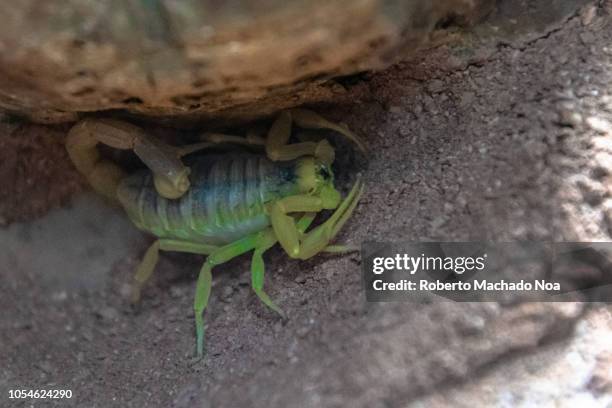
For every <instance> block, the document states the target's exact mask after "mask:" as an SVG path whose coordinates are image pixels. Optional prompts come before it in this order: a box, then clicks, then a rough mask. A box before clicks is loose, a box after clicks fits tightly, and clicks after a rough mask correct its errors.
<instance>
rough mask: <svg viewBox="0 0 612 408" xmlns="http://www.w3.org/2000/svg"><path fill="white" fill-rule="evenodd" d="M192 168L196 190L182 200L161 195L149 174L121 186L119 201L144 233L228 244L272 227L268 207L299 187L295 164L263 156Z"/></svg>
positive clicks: (197, 161)
mask: <svg viewBox="0 0 612 408" xmlns="http://www.w3.org/2000/svg"><path fill="white" fill-rule="evenodd" d="M187 164H188V165H189V166H190V167H191V175H190V177H189V178H190V180H191V187H190V189H189V191H188V192H187V193H186V194H185V195H184V196H183V197H181V198H179V199H177V200H169V199H166V198H163V197H161V196H159V195H158V194H157V192H156V191H155V187H154V186H153V179H152V176H151V173H150V172H147V171H143V172H139V173H135V174H133V175H131V176H129V177H128V178H126V179H125V180H124V181H123V182H122V183H121V185H120V186H119V189H118V191H117V196H118V198H119V200H120V201H121V203H122V205H123V207H124V208H125V210H126V212H127V213H128V215H129V217H130V218H131V220H132V221H133V222H134V223H135V224H136V225H137V226H138V227H139V228H141V229H143V230H145V231H149V232H151V233H153V234H154V235H156V236H158V237H160V238H174V239H182V240H188V241H196V242H204V243H207V244H213V245H223V244H227V243H230V242H233V241H235V240H237V239H239V238H242V237H244V236H246V235H248V234H251V233H253V232H257V231H261V230H263V229H265V228H266V227H268V226H269V225H270V220H269V218H268V215H267V214H266V211H265V204H266V203H267V202H269V201H271V200H273V199H275V198H278V197H282V196H286V195H290V194H294V193H295V191H296V188H297V187H296V181H295V171H294V166H293V164H292V163H283V164H275V163H272V162H270V161H269V160H268V159H267V158H266V157H264V156H260V155H215V156H213V155H204V156H199V157H196V158H194V159H193V160H191V161H188V162H187Z"/></svg>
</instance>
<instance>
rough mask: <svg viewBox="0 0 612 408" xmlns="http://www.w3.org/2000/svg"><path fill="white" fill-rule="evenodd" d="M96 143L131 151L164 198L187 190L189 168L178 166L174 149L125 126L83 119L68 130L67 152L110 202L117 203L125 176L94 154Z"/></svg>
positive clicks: (177, 155) (118, 169) (96, 153)
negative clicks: (119, 185) (141, 163)
mask: <svg viewBox="0 0 612 408" xmlns="http://www.w3.org/2000/svg"><path fill="white" fill-rule="evenodd" d="M98 143H104V144H106V145H108V146H111V147H113V148H116V149H121V150H129V149H132V150H133V151H134V153H136V155H138V157H140V159H141V160H142V161H143V162H144V163H145V164H146V165H147V166H148V167H149V168H150V169H151V171H152V172H153V174H154V175H155V177H154V180H155V187H156V189H157V191H158V193H159V194H160V195H162V196H163V197H166V198H178V197H180V196H182V195H183V194H184V193H185V192H186V191H187V190H188V189H189V168H187V167H185V166H184V165H183V163H182V162H181V160H180V157H179V152H178V150H177V149H176V148H174V147H172V146H169V145H167V144H165V143H163V142H162V141H160V140H157V139H155V138H153V137H151V136H149V135H147V134H146V133H145V132H144V130H143V129H141V128H139V127H138V126H134V125H132V124H129V123H127V122H123V121H119V120H113V119H93V118H89V119H84V120H82V121H80V122H79V123H77V124H76V125H75V126H73V127H72V129H70V132H69V134H68V139H67V141H66V149H67V150H68V153H69V155H70V158H71V159H72V161H73V163H74V164H75V166H76V167H77V169H78V170H79V171H80V172H81V173H82V174H83V175H85V176H86V177H87V179H88V181H89V183H90V184H91V185H92V187H93V188H94V189H95V190H96V191H99V192H100V193H102V194H104V195H105V196H107V197H109V198H111V199H112V200H116V198H115V191H116V188H117V185H118V183H119V181H120V180H121V178H122V177H123V176H124V173H123V171H122V170H121V169H120V168H119V167H118V166H116V165H115V164H113V163H111V162H109V161H107V160H104V159H102V158H101V157H100V155H99V153H98V152H97V150H96V145H97V144H98Z"/></svg>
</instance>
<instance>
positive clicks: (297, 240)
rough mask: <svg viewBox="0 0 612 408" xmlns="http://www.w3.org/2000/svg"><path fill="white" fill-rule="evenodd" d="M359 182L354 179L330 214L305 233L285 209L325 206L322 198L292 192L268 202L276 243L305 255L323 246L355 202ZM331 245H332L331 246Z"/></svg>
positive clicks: (360, 190) (295, 255)
mask: <svg viewBox="0 0 612 408" xmlns="http://www.w3.org/2000/svg"><path fill="white" fill-rule="evenodd" d="M362 193H363V184H362V183H361V181H360V180H358V181H357V182H356V183H355V185H354V186H353V188H352V189H351V191H350V193H349V194H348V196H347V197H346V198H345V199H344V201H342V202H341V203H340V205H337V208H336V210H335V211H334V213H333V214H332V216H331V217H330V218H329V219H328V220H327V221H325V222H324V223H323V224H321V225H320V226H318V227H316V228H315V229H314V230H312V231H310V232H307V233H304V234H302V233H300V231H299V230H298V228H297V227H296V224H295V220H294V218H292V217H291V216H289V215H287V213H291V212H303V211H320V210H322V209H325V208H329V207H330V206H329V205H325V202H324V200H321V199H320V198H319V197H316V196H292V197H287V198H283V199H281V200H279V201H277V202H275V203H273V204H272V206H271V209H270V219H271V222H272V228H273V229H274V233H275V234H276V238H277V239H278V241H279V243H280V244H281V246H282V247H283V249H284V250H285V252H287V254H288V255H289V256H290V257H292V258H298V259H308V258H310V257H312V256H314V255H316V254H317V253H319V252H321V251H323V250H325V248H326V247H327V245H328V243H329V242H330V241H331V240H332V239H333V238H334V237H335V236H336V235H337V234H338V232H339V231H340V229H341V228H342V226H343V225H344V224H345V223H346V221H347V220H348V219H349V218H350V216H351V214H352V212H353V210H354V209H355V207H356V206H357V203H358V202H359V199H360V197H361V194H362ZM332 249H333V247H332Z"/></svg>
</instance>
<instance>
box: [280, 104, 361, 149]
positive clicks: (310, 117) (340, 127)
mask: <svg viewBox="0 0 612 408" xmlns="http://www.w3.org/2000/svg"><path fill="white" fill-rule="evenodd" d="M289 112H290V113H291V117H292V118H293V120H294V121H295V123H296V124H297V125H298V126H299V127H302V128H306V129H330V130H334V131H336V132H338V133H340V134H342V135H343V136H344V137H346V138H347V139H349V140H350V141H352V142H353V143H355V144H356V145H357V147H358V148H359V150H361V151H362V152H363V153H367V148H366V144H365V142H364V141H363V140H361V138H360V137H359V136H357V135H356V134H355V133H353V132H351V131H350V129H349V128H348V126H346V125H345V124H344V123H334V122H330V121H329V120H327V119H325V118H324V117H322V116H321V115H319V114H318V113H316V112H313V111H311V110H308V109H291V110H290V111H289Z"/></svg>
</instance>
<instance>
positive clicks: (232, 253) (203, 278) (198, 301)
mask: <svg viewBox="0 0 612 408" xmlns="http://www.w3.org/2000/svg"><path fill="white" fill-rule="evenodd" d="M264 240H265V237H264V235H263V234H262V233H256V234H252V235H249V236H247V237H245V238H242V239H239V240H237V241H235V242H233V243H231V244H228V245H225V246H222V247H220V248H218V249H216V250H215V251H213V252H212V253H211V254H210V255H209V256H208V258H207V259H206V262H204V265H203V266H202V269H201V270H200V275H199V276H198V282H197V285H196V294H195V300H194V304H193V308H194V312H195V321H196V322H195V323H196V351H197V354H198V356H199V357H201V356H202V355H203V353H204V320H203V316H202V315H203V313H204V309H206V306H207V305H208V299H209V297H210V288H211V284H212V268H213V267H214V266H216V265H219V264H222V263H225V262H228V261H229V260H230V259H232V258H235V257H237V256H239V255H242V254H244V253H245V252H248V251H250V250H253V249H255V248H258V247H259V246H260V244H261V243H262V242H263V241H264Z"/></svg>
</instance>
